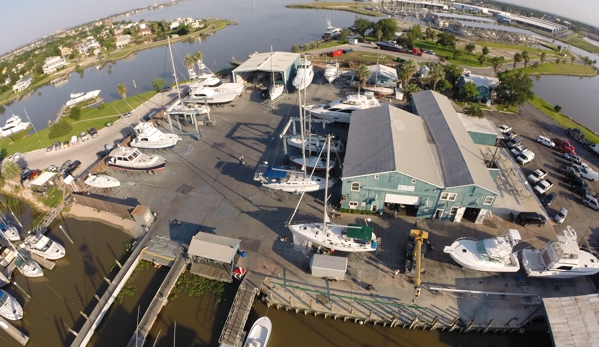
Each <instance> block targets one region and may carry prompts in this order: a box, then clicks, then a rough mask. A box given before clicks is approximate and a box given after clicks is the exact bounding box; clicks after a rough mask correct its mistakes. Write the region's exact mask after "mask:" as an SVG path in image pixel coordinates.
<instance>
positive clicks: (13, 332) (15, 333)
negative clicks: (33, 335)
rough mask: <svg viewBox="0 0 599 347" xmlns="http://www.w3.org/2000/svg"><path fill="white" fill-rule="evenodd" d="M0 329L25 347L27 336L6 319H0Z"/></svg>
mask: <svg viewBox="0 0 599 347" xmlns="http://www.w3.org/2000/svg"><path fill="white" fill-rule="evenodd" d="M0 327H2V329H4V331H6V332H7V333H8V335H10V336H11V337H12V338H13V339H15V340H17V342H19V343H20V344H21V345H23V346H25V345H26V344H27V341H29V336H27V335H25V333H23V332H21V331H19V329H17V328H16V327H14V326H13V325H12V324H10V322H8V321H7V320H6V319H4V318H2V317H0Z"/></svg>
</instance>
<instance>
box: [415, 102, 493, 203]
mask: <svg viewBox="0 0 599 347" xmlns="http://www.w3.org/2000/svg"><path fill="white" fill-rule="evenodd" d="M412 101H413V105H414V107H415V111H416V113H417V114H418V115H419V116H421V117H422V118H423V119H424V122H425V123H426V126H427V128H428V131H429V133H430V135H431V137H432V139H433V141H434V143H435V145H436V148H437V154H438V158H439V162H440V167H441V176H442V177H443V182H444V183H445V187H460V186H466V185H472V184H474V185H477V186H479V187H481V188H484V189H487V190H489V191H491V192H495V193H496V192H497V185H496V184H495V182H493V179H492V178H491V175H490V174H489V171H488V169H487V167H486V166H485V165H484V162H483V161H481V159H480V156H479V155H478V149H477V147H476V145H475V144H474V142H472V138H471V137H470V134H468V131H466V128H465V127H464V124H462V121H461V120H460V118H459V117H458V115H457V113H456V111H455V109H454V108H453V106H452V105H451V103H450V102H449V99H448V98H447V97H445V96H443V95H441V94H439V93H437V92H433V91H430V90H425V91H421V92H418V93H415V94H413V95H412Z"/></svg>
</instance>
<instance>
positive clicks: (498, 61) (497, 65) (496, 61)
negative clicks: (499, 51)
mask: <svg viewBox="0 0 599 347" xmlns="http://www.w3.org/2000/svg"><path fill="white" fill-rule="evenodd" d="M504 62H505V58H504V57H502V56H499V57H493V59H491V65H492V66H493V71H495V75H497V72H499V69H501V67H502V66H503V63H504Z"/></svg>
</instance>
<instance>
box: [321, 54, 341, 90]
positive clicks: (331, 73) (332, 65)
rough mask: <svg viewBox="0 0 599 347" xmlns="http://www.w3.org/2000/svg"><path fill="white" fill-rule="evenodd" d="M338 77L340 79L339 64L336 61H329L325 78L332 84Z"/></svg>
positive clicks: (325, 69)
mask: <svg viewBox="0 0 599 347" xmlns="http://www.w3.org/2000/svg"><path fill="white" fill-rule="evenodd" d="M337 77H339V63H338V62H336V61H335V60H329V61H327V64H326V66H325V68H324V78H326V80H327V81H328V82H329V84H331V83H333V81H334V80H335V79H337Z"/></svg>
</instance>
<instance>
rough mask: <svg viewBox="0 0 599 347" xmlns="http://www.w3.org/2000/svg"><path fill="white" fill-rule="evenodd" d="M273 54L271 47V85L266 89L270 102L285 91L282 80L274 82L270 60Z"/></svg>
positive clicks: (273, 72) (273, 71)
mask: <svg viewBox="0 0 599 347" xmlns="http://www.w3.org/2000/svg"><path fill="white" fill-rule="evenodd" d="M274 57H275V54H274V53H273V51H272V46H270V72H271V73H272V84H271V85H270V88H269V89H268V94H269V95H270V100H276V99H277V98H278V97H279V96H281V94H283V92H284V91H285V84H284V83H283V81H282V80H275V70H273V67H272V60H273V59H274Z"/></svg>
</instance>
